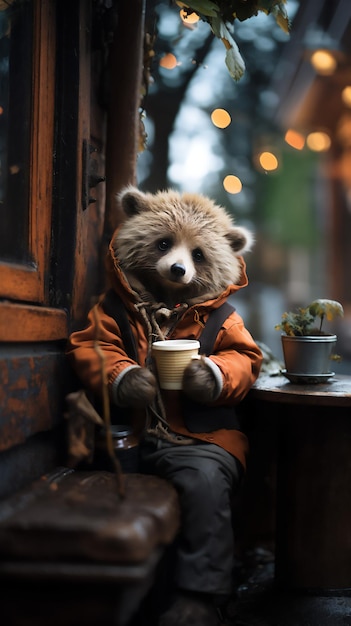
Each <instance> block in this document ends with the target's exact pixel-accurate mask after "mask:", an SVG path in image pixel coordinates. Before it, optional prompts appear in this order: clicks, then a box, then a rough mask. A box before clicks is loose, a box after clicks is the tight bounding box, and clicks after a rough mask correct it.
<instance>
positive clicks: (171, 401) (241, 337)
mask: <svg viewBox="0 0 351 626" xmlns="http://www.w3.org/2000/svg"><path fill="white" fill-rule="evenodd" d="M240 261H241V265H242V274H241V281H240V284H239V285H230V286H228V287H227V288H226V290H225V291H224V292H223V293H222V294H221V295H220V296H219V297H217V298H215V299H213V300H208V301H207V302H203V303H200V304H196V305H192V306H190V307H189V308H188V309H187V310H186V311H185V312H184V313H183V315H182V317H181V318H180V320H179V321H178V323H177V325H176V327H175V328H174V329H173V331H172V333H171V334H170V336H169V337H167V338H169V339H198V338H199V337H200V334H201V331H202V328H203V326H202V324H201V322H200V320H203V321H204V322H205V321H206V319H207V317H208V314H209V311H210V310H211V309H212V308H215V307H218V306H219V305H220V304H222V302H224V301H225V300H226V299H227V298H228V296H230V295H232V294H234V293H235V292H236V291H238V290H239V289H241V288H243V287H245V286H246V285H247V283H248V280H247V276H246V268H245V262H244V260H243V259H240ZM109 264H110V268H109V269H110V275H111V282H112V286H113V288H114V289H115V290H116V291H117V292H118V293H119V295H120V296H121V298H122V299H123V301H124V303H125V305H126V307H127V311H128V318H129V322H130V324H131V328H132V332H133V334H134V337H135V340H136V345H137V350H138V360H139V365H141V366H143V365H145V361H146V358H147V353H148V337H147V330H146V328H145V322H144V320H143V318H142V316H141V315H140V314H139V313H138V312H137V311H136V309H135V308H134V306H133V305H134V302H135V294H134V293H133V291H132V290H131V288H130V285H129V283H128V282H127V280H126V278H125V276H124V274H123V272H122V271H121V270H120V268H119V266H118V261H117V260H116V259H113V258H112V251H111V257H110V259H109ZM97 341H98V343H99V346H100V348H101V350H102V351H103V355H104V369H105V373H106V377H107V381H108V385H109V387H110V388H111V389H112V383H113V382H114V381H116V379H117V377H118V376H119V375H120V374H121V372H123V370H124V369H125V368H126V367H130V366H131V365H134V366H135V365H136V363H135V362H134V361H133V360H132V359H130V357H129V356H128V355H127V354H126V352H125V349H124V345H123V338H122V337H121V334H120V331H119V328H118V325H117V323H116V322H115V320H114V319H112V318H111V317H109V316H108V315H107V314H106V313H105V311H104V310H103V308H102V306H101V301H99V302H98V303H97V304H96V305H95V306H94V307H93V308H92V309H91V311H90V312H89V315H88V322H87V326H86V327H85V328H84V329H83V330H79V331H76V332H73V333H72V334H71V336H70V338H69V340H68V345H67V356H68V358H69V359H70V360H71V362H72V364H73V367H74V369H75V370H76V372H77V374H78V376H79V378H80V379H81V381H82V383H83V385H84V386H85V387H86V388H87V389H90V390H91V391H92V392H94V394H97V395H101V390H102V368H101V357H100V356H99V353H98V351H97V350H96V342H97ZM209 358H210V359H211V361H213V363H215V364H216V365H217V366H218V367H219V369H220V372H221V374H222V378H223V386H222V389H221V391H220V395H219V397H218V398H217V399H216V401H215V402H213V403H212V404H213V406H214V407H216V406H220V405H226V406H230V405H232V406H234V405H236V404H238V403H239V402H240V401H241V400H242V399H243V398H244V397H245V396H246V394H247V392H248V391H249V389H250V387H251V386H252V384H253V383H254V382H255V380H256V378H257V377H258V375H259V371H260V367H261V363H262V354H261V351H260V349H259V347H258V346H257V345H256V343H255V341H254V340H253V338H252V336H251V335H250V333H249V332H248V330H247V329H246V328H245V326H244V323H243V320H242V318H241V317H240V316H239V315H238V313H237V312H236V311H234V312H233V313H231V314H230V316H229V317H228V318H227V319H226V320H225V322H224V323H223V325H222V328H221V330H220V331H219V333H218V335H217V339H216V342H215V347H214V353H213V354H212V355H211V356H210V357H209ZM162 399H163V403H164V406H165V409H166V415H167V420H168V423H169V426H170V428H171V430H172V431H174V432H176V433H179V434H181V435H185V436H190V437H193V438H194V437H195V438H196V439H199V440H203V441H207V442H211V443H215V444H217V445H219V446H221V447H222V448H224V449H225V450H227V451H228V452H229V453H231V454H233V455H234V456H235V457H236V458H237V459H238V460H239V461H240V462H241V464H242V465H243V467H245V466H246V455H247V451H248V442H247V438H246V436H245V434H244V433H243V432H241V431H239V430H227V429H223V428H222V429H220V430H216V431H212V432H206V433H196V434H194V433H190V432H189V431H188V430H187V428H186V426H185V424H184V421H183V418H182V411H181V407H180V395H179V392H178V391H162ZM214 410H215V409H214ZM133 417H134V420H135V424H136V428H137V429H138V427H139V429H140V427H141V425H142V422H143V420H144V419H145V414H144V412H143V411H142V412H140V410H138V411H134V414H133Z"/></svg>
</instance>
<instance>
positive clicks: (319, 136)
mask: <svg viewBox="0 0 351 626" xmlns="http://www.w3.org/2000/svg"><path fill="white" fill-rule="evenodd" d="M306 143H307V145H308V147H309V149H310V150H313V151H314V152H326V151H327V150H329V148H330V146H331V139H330V137H329V135H328V134H327V133H324V132H320V131H318V132H314V133H310V134H309V135H307V139H306Z"/></svg>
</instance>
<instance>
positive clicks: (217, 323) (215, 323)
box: [200, 302, 235, 356]
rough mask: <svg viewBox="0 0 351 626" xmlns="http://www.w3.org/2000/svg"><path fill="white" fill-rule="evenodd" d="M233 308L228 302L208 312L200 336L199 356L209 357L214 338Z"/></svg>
mask: <svg viewBox="0 0 351 626" xmlns="http://www.w3.org/2000/svg"><path fill="white" fill-rule="evenodd" d="M233 311H235V308H234V307H233V306H232V305H231V304H229V303H228V302H223V304H221V306H219V307H218V308H217V309H212V311H211V312H210V314H209V316H208V319H207V322H206V324H205V328H204V329H203V331H202V333H201V335H200V344H201V346H200V354H205V355H207V356H208V355H209V354H212V353H213V348H214V344H215V341H216V337H217V335H218V333H219V331H220V329H221V326H222V324H223V322H224V320H226V319H227V317H229V315H230V314H231V313H233Z"/></svg>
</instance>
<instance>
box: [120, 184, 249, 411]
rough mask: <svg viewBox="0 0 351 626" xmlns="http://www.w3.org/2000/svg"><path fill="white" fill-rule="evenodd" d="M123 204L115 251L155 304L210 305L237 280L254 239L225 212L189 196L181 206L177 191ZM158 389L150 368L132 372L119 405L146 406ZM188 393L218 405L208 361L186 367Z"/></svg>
mask: <svg viewBox="0 0 351 626" xmlns="http://www.w3.org/2000/svg"><path fill="white" fill-rule="evenodd" d="M120 201H121V204H122V208H123V210H124V213H125V216H126V217H127V219H126V221H125V222H124V225H123V226H122V228H121V229H120V230H119V231H118V232H117V233H116V235H115V237H114V239H113V242H112V245H113V250H114V254H115V256H116V257H117V258H119V259H120V266H121V268H122V269H123V270H124V272H125V274H126V276H127V278H128V280H129V282H130V283H131V284H133V283H134V284H138V282H139V281H140V284H141V285H142V286H143V288H144V289H146V290H147V291H148V292H150V294H151V295H152V298H153V299H155V300H158V301H161V302H162V301H163V302H165V303H166V305H167V306H169V307H170V308H173V307H174V306H175V305H176V304H177V302H191V301H195V299H198V298H200V299H201V300H207V299H208V298H209V297H212V296H213V294H214V293H216V292H218V293H219V292H221V291H222V290H223V289H225V288H226V287H227V285H228V284H230V283H236V282H237V280H238V278H239V276H240V272H241V268H240V263H239V261H238V254H239V253H240V254H243V253H244V252H247V251H248V250H250V249H251V247H252V244H253V236H252V233H251V232H250V231H248V230H247V229H246V228H243V227H238V226H234V225H233V223H232V221H231V219H230V217H229V215H228V214H227V213H226V212H225V211H224V209H223V208H222V207H219V206H216V205H215V204H214V203H213V202H212V201H211V200H210V199H208V198H206V197H204V196H201V197H200V196H198V195H195V194H190V193H188V194H183V196H182V198H181V200H180V197H179V194H177V193H176V192H174V191H172V190H169V191H168V192H166V193H165V192H159V193H157V194H156V195H152V194H145V193H142V192H140V191H138V190H137V189H136V188H134V187H130V188H127V189H126V190H125V191H123V193H122V194H121V195H120ZM146 223H147V224H148V228H147V232H146V231H145V225H146ZM214 259H215V263H214V262H213V260H214ZM156 389H157V384H156V381H155V378H154V376H153V375H152V374H151V372H150V371H149V370H147V369H143V370H141V371H140V370H131V371H130V372H129V373H128V375H125V376H124V378H123V380H122V381H121V383H120V385H119V389H118V402H119V403H120V404H121V405H122V406H130V407H145V406H148V405H149V404H150V402H151V401H152V400H153V398H154V396H155V393H156ZM183 390H184V392H185V393H186V394H187V395H188V396H189V397H190V398H192V399H193V400H195V401H199V402H203V403H206V402H210V401H211V400H214V398H215V394H216V378H215V376H214V373H213V371H212V369H211V368H209V367H208V366H207V364H206V361H205V360H204V359H201V360H198V361H193V362H192V363H191V364H190V365H189V366H188V367H187V369H186V371H185V374H184V380H183Z"/></svg>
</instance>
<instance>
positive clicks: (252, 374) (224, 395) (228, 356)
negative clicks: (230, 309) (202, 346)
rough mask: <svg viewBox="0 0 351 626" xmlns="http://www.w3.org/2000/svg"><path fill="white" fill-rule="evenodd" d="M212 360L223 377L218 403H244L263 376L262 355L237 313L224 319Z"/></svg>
mask: <svg viewBox="0 0 351 626" xmlns="http://www.w3.org/2000/svg"><path fill="white" fill-rule="evenodd" d="M209 358H210V360H211V361H213V362H214V363H215V364H216V365H217V366H218V367H219V369H220V371H221V373H222V377H223V387H222V390H221V393H220V396H219V397H218V399H217V400H216V402H215V404H216V405H220V404H233V403H235V404H236V403H238V402H240V401H241V400H243V398H244V397H245V396H246V394H247V393H248V391H249V389H250V388H251V386H252V385H253V383H254V382H255V380H256V379H257V377H258V375H259V373H260V368H261V364H262V360H263V356H262V353H261V350H260V349H259V347H258V346H257V344H256V343H255V341H254V339H253V338H252V336H251V334H250V333H249V331H248V330H247V329H246V327H245V325H244V322H243V320H242V318H241V317H240V315H238V313H237V312H234V313H232V314H231V315H230V316H229V317H228V318H227V319H226V320H225V322H224V324H223V326H222V329H221V330H220V332H219V333H218V335H217V340H216V343H215V348H214V354H212V355H211V356H210V357H209Z"/></svg>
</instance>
